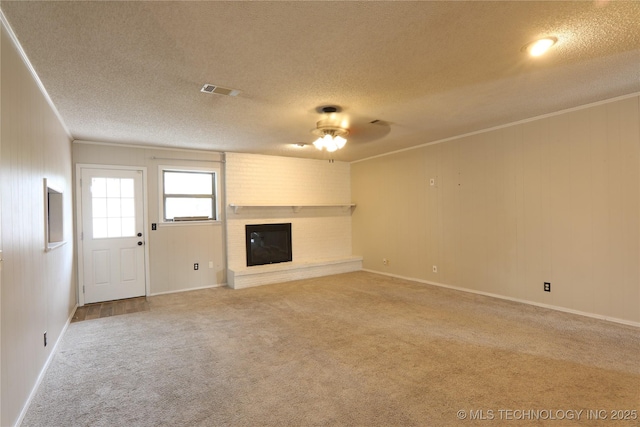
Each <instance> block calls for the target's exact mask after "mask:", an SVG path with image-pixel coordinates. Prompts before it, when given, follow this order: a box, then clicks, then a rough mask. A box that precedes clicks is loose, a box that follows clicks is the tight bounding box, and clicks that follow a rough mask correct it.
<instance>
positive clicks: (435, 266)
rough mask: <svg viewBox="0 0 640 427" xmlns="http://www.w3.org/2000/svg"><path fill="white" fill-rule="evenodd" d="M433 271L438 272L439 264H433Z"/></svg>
mask: <svg viewBox="0 0 640 427" xmlns="http://www.w3.org/2000/svg"><path fill="white" fill-rule="evenodd" d="M433 272H434V273H437V272H438V266H437V265H434V266H433Z"/></svg>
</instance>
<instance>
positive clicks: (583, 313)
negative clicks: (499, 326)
mask: <svg viewBox="0 0 640 427" xmlns="http://www.w3.org/2000/svg"><path fill="white" fill-rule="evenodd" d="M362 271H366V272H368V273H374V274H381V275H383V276H389V277H396V278H398V279H404V280H411V281H412V282H418V283H424V284H427V285H433V286H438V287H441V288H447V289H453V290H456V291H462V292H468V293H471V294H476V295H484V296H487V297H492V298H498V299H502V300H507V301H513V302H519V303H522V304H528V305H534V306H536V307H542V308H548V309H550V310H555V311H562V312H564V313H571V314H577V315H580V316H585V317H591V318H593V319H599V320H606V321H608V322H614V323H620V324H623V325H627V326H634V327H636V328H640V322H633V321H631V320H625V319H618V318H617V317H610V316H604V315H601V314H595V313H589V312H586V311H580V310H573V309H571V308H566V307H560V306H557V305H550V304H543V303H540V302H535V301H529V300H524V299H519V298H512V297H508V296H505V295H500V294H493V293H490V292H482V291H477V290H475V289H468V288H462V287H459V286H451V285H446V284H444V283H438V282H431V281H429V280H423V279H416V278H415V277H406V276H400V275H398V274H391V273H383V272H380V271H375V270H368V269H366V268H363V269H362Z"/></svg>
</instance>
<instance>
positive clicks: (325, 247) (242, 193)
mask: <svg viewBox="0 0 640 427" xmlns="http://www.w3.org/2000/svg"><path fill="white" fill-rule="evenodd" d="M225 167H226V196H227V254H228V263H229V269H232V270H242V269H245V268H246V249H245V231H244V227H245V225H246V224H266V223H281V222H291V223H292V247H293V262H310V261H315V260H319V259H325V258H346V257H350V256H351V254H352V252H351V209H345V208H343V207H340V206H336V207H327V206H320V207H303V208H302V209H301V210H300V212H298V213H294V212H293V210H292V208H291V207H290V206H292V205H329V204H349V203H351V186H350V166H349V164H348V163H343V162H335V163H330V162H328V161H321V160H309V159H295V158H288V157H276V156H263V155H255V154H238V153H228V154H227V155H226V164H225ZM228 204H240V205H270V207H249V208H244V209H241V210H240V211H239V212H238V213H234V210H233V209H231V208H229V207H228ZM277 205H282V206H280V207H278V206H277Z"/></svg>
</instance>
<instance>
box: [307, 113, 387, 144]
mask: <svg viewBox="0 0 640 427" xmlns="http://www.w3.org/2000/svg"><path fill="white" fill-rule="evenodd" d="M315 110H316V112H318V113H320V114H321V115H322V118H321V119H320V120H319V121H318V122H317V123H316V127H315V129H312V130H311V133H313V134H314V135H316V136H317V137H318V139H316V140H315V141H314V142H313V145H314V146H315V147H316V148H317V149H318V150H326V151H328V152H333V151H336V150H339V149H341V148H343V147H344V146H345V145H346V143H347V137H348V139H349V141H352V142H356V143H358V142H369V141H373V140H375V139H378V138H382V137H383V136H385V135H387V134H388V133H389V132H390V130H391V127H390V125H389V123H388V122H385V121H382V120H368V119H363V118H361V117H354V116H353V115H348V114H343V113H342V111H343V110H342V108H341V107H339V106H337V105H323V106H319V107H317V108H316V109H315Z"/></svg>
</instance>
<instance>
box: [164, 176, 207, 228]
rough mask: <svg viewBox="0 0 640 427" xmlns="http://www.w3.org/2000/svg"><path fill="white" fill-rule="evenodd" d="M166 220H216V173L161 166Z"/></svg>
mask: <svg viewBox="0 0 640 427" xmlns="http://www.w3.org/2000/svg"><path fill="white" fill-rule="evenodd" d="M160 172H161V173H160V176H161V193H162V206H161V210H162V213H163V216H162V220H163V222H179V221H215V220H217V219H218V215H217V200H216V199H217V197H216V193H217V191H216V189H217V173H216V172H215V171H211V170H197V169H187V168H185V169H179V170H178V169H169V168H165V167H160Z"/></svg>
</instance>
